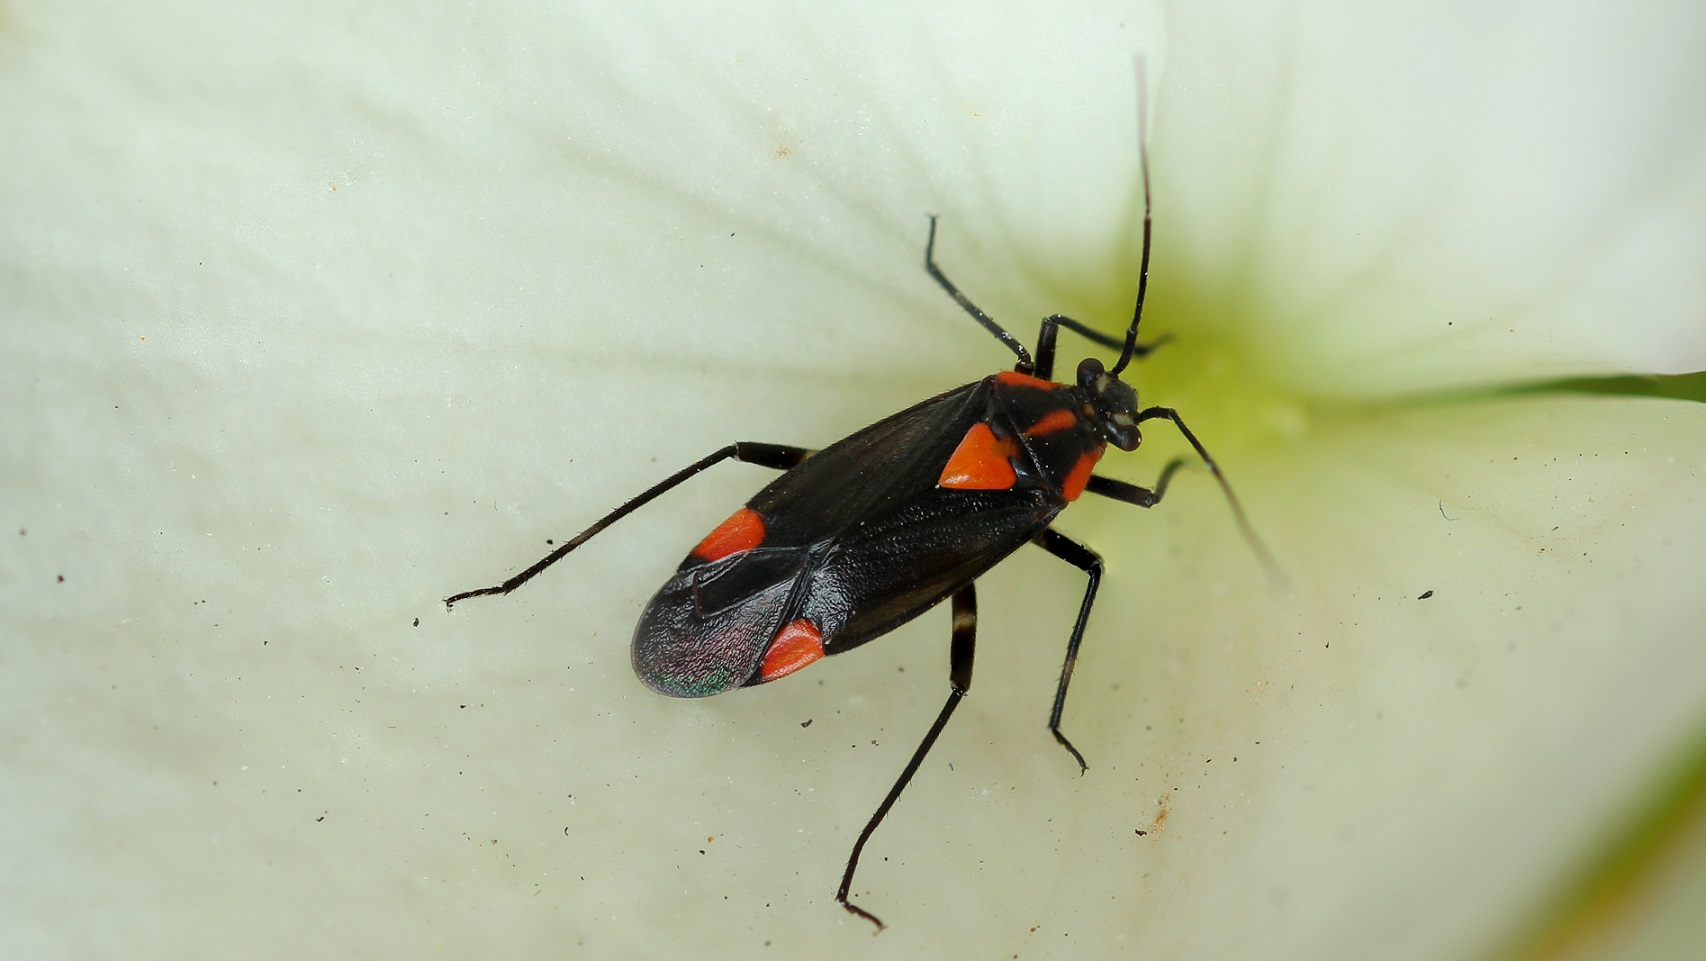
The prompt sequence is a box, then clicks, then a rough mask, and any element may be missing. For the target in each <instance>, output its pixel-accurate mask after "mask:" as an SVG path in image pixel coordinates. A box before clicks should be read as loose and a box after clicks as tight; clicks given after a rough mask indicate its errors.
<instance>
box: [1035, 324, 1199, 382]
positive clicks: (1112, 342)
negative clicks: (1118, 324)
mask: <svg viewBox="0 0 1706 961" xmlns="http://www.w3.org/2000/svg"><path fill="white" fill-rule="evenodd" d="M1059 327H1065V328H1066V329H1067V330H1070V331H1074V332H1076V333H1078V334H1080V335H1081V336H1083V337H1084V339H1085V340H1089V341H1092V342H1094V343H1098V344H1101V345H1102V346H1103V347H1112V348H1114V349H1115V350H1121V349H1123V348H1124V347H1125V338H1124V337H1109V336H1108V335H1107V334H1104V333H1102V332H1101V331H1099V330H1094V329H1092V328H1091V327H1089V326H1087V325H1085V323H1084V322H1083V321H1079V320H1073V319H1072V318H1071V317H1068V316H1066V315H1065V314H1051V315H1049V316H1047V317H1044V318H1043V324H1042V329H1041V330H1039V331H1038V332H1037V369H1036V371H1035V376H1037V377H1041V378H1042V379H1043V380H1053V379H1054V340H1055V335H1056V332H1057V328H1059ZM1172 339H1173V335H1172V334H1162V335H1161V336H1160V337H1157V338H1155V339H1154V340H1152V341H1150V342H1149V343H1147V344H1138V343H1133V344H1132V348H1131V352H1132V353H1131V355H1132V356H1133V357H1137V358H1140V359H1141V358H1143V357H1147V356H1149V352H1150V351H1152V350H1154V349H1155V348H1157V347H1159V346H1161V345H1162V344H1165V343H1167V342H1168V341H1170V340H1172Z"/></svg>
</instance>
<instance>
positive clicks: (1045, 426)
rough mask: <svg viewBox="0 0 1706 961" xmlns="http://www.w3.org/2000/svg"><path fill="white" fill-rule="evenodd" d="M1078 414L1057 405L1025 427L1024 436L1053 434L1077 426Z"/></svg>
mask: <svg viewBox="0 0 1706 961" xmlns="http://www.w3.org/2000/svg"><path fill="white" fill-rule="evenodd" d="M1077 424H1078V415H1077V414H1074V413H1073V412H1072V411H1069V410H1067V409H1066V408H1064V407H1057V408H1055V409H1054V410H1051V411H1049V412H1048V413H1046V414H1044V415H1043V416H1041V417H1039V418H1037V422H1036V423H1034V424H1032V425H1031V426H1029V427H1027V428H1025V436H1026V437H1041V436H1043V435H1044V434H1055V433H1059V432H1060V431H1063V430H1068V429H1070V428H1072V427H1075V426H1077Z"/></svg>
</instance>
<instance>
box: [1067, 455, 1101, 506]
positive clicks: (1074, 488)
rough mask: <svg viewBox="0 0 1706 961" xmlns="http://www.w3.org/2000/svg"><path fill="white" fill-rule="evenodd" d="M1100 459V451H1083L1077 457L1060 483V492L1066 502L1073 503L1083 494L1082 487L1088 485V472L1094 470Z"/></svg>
mask: <svg viewBox="0 0 1706 961" xmlns="http://www.w3.org/2000/svg"><path fill="white" fill-rule="evenodd" d="M1101 459H1102V452H1101V450H1100V449H1098V450H1093V451H1085V452H1084V453H1083V454H1082V455H1080V456H1079V458H1078V463H1076V464H1073V465H1072V470H1070V471H1068V472H1067V474H1066V478H1065V479H1064V480H1062V481H1061V482H1060V492H1061V493H1062V494H1063V495H1065V496H1066V499H1067V500H1069V501H1075V500H1077V499H1078V495H1079V494H1082V493H1084V485H1085V484H1088V483H1090V472H1091V471H1093V470H1095V469H1096V462H1097V461H1099V460H1101Z"/></svg>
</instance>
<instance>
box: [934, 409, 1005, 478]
mask: <svg viewBox="0 0 1706 961" xmlns="http://www.w3.org/2000/svg"><path fill="white" fill-rule="evenodd" d="M1018 451H1019V447H1018V445H1017V444H1015V443H1013V441H1012V439H1010V438H1009V439H1002V438H999V437H996V436H995V431H993V430H990V429H989V425H988V424H985V423H983V422H982V421H979V422H977V423H975V424H973V425H971V430H968V431H966V436H965V437H964V438H962V439H961V440H960V446H959V447H957V448H955V450H954V455H953V456H952V457H950V458H948V463H947V466H945V467H943V468H942V476H941V477H940V478H939V479H938V480H937V481H936V483H937V484H938V485H939V486H942V487H951V488H953V489H955V490H970V491H1004V490H1007V489H1008V488H1010V487H1012V486H1013V482H1014V481H1016V480H1018V475H1016V474H1014V473H1013V463H1012V460H1011V458H1012V457H1013V455H1014V454H1016V453H1018Z"/></svg>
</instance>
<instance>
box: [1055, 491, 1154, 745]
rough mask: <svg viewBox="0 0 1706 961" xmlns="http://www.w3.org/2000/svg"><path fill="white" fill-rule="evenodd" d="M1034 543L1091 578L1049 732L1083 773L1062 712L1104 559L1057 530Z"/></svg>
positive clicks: (1063, 668) (1074, 628)
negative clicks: (1062, 728)
mask: <svg viewBox="0 0 1706 961" xmlns="http://www.w3.org/2000/svg"><path fill="white" fill-rule="evenodd" d="M1138 489H1139V490H1141V489H1142V488H1138ZM1031 543H1033V544H1036V545H1037V546H1038V547H1041V548H1042V549H1043V550H1045V551H1048V552H1049V553H1050V554H1053V555H1054V556H1056V557H1058V558H1060V559H1061V560H1063V561H1065V562H1066V563H1068V564H1071V565H1072V566H1073V567H1076V568H1078V569H1079V570H1081V571H1083V572H1084V573H1085V574H1088V575H1089V577H1090V584H1089V586H1088V587H1086V588H1085V589H1084V602H1083V603H1081V604H1079V605H1078V620H1077V621H1076V622H1074V623H1073V625H1072V638H1071V640H1068V641H1067V642H1066V661H1065V663H1063V664H1061V665H1060V686H1058V687H1056V688H1055V691H1054V710H1052V711H1050V712H1049V716H1048V729H1049V731H1051V732H1052V733H1053V734H1054V739H1055V740H1057V741H1059V742H1060V746H1061V747H1064V748H1066V750H1067V752H1068V753H1070V754H1071V755H1072V757H1073V759H1074V760H1076V761H1077V762H1078V773H1079V774H1083V773H1084V772H1085V771H1086V770H1087V769H1088V768H1089V765H1087V764H1085V763H1084V755H1082V754H1080V753H1078V749H1077V748H1075V747H1073V746H1072V742H1071V741H1068V740H1067V739H1066V735H1064V734H1062V733H1060V715H1061V713H1062V712H1064V711H1065V710H1066V687H1067V685H1069V684H1071V683H1072V668H1073V666H1074V665H1076V664H1077V663H1078V645H1079V644H1080V643H1082V642H1083V640H1084V626H1085V625H1086V624H1088V623H1089V622H1090V608H1091V606H1092V605H1094V604H1095V603H1096V588H1097V587H1099V586H1100V585H1101V583H1102V558H1101V555H1099V554H1097V553H1096V552H1095V551H1093V550H1091V549H1090V548H1088V547H1085V546H1084V545H1083V544H1080V543H1078V542H1077V541H1075V540H1073V539H1071V538H1070V537H1067V536H1066V535H1064V534H1061V533H1059V532H1057V531H1053V530H1048V529H1044V530H1043V532H1042V533H1040V534H1038V535H1037V536H1036V537H1033V538H1031Z"/></svg>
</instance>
